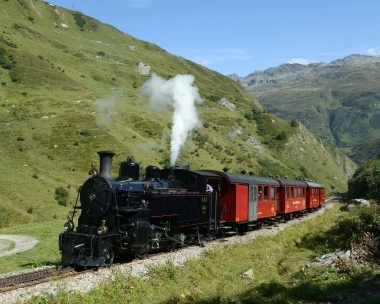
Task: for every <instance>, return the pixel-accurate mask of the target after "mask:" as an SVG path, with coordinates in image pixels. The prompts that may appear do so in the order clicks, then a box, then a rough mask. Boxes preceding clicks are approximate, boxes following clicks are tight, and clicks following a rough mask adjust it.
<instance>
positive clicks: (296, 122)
mask: <svg viewBox="0 0 380 304" xmlns="http://www.w3.org/2000/svg"><path fill="white" fill-rule="evenodd" d="M290 126H291V127H293V128H297V127H298V126H299V122H298V120H297V119H292V121H291V122H290Z"/></svg>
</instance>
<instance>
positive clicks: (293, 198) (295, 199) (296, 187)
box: [276, 178, 307, 219]
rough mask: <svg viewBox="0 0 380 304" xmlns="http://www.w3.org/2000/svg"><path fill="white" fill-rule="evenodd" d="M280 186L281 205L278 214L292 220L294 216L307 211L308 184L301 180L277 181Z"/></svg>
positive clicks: (280, 179)
mask: <svg viewBox="0 0 380 304" xmlns="http://www.w3.org/2000/svg"><path fill="white" fill-rule="evenodd" d="M276 180H277V181H278V182H279V183H280V185H281V188H280V204H279V205H277V214H278V215H281V216H285V218H286V219H292V218H293V216H294V215H297V214H298V213H301V212H304V211H305V210H306V188H307V184H306V183H305V182H303V181H300V180H288V179H283V178H277V179H276Z"/></svg>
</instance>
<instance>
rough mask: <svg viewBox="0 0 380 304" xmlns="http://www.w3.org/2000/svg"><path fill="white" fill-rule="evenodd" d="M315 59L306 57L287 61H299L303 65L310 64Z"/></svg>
mask: <svg viewBox="0 0 380 304" xmlns="http://www.w3.org/2000/svg"><path fill="white" fill-rule="evenodd" d="M314 62H316V61H315V60H311V59H306V58H293V59H292V60H289V61H288V62H287V63H299V64H303V65H308V64H309V63H314Z"/></svg>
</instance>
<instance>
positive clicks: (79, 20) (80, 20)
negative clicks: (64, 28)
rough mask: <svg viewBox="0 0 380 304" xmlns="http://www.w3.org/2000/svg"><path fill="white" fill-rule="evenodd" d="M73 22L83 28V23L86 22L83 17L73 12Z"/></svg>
mask: <svg viewBox="0 0 380 304" xmlns="http://www.w3.org/2000/svg"><path fill="white" fill-rule="evenodd" d="M74 19H75V23H76V24H77V25H78V26H79V27H80V28H81V29H83V27H84V25H85V24H86V20H85V19H84V18H83V16H82V15H81V14H79V13H75V15H74Z"/></svg>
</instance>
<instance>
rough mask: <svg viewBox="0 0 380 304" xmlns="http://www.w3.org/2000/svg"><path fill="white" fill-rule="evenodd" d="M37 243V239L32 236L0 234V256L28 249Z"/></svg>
mask: <svg viewBox="0 0 380 304" xmlns="http://www.w3.org/2000/svg"><path fill="white" fill-rule="evenodd" d="M12 243H13V244H14V246H13V245H12ZM37 243H38V240H37V239H36V238H35V237H33V236H27V235H9V234H0V257H2V256H6V255H12V254H15V253H18V252H22V251H26V250H29V249H31V248H33V247H34V246H36V244H37ZM12 247H13V248H12ZM7 248H12V249H7Z"/></svg>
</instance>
